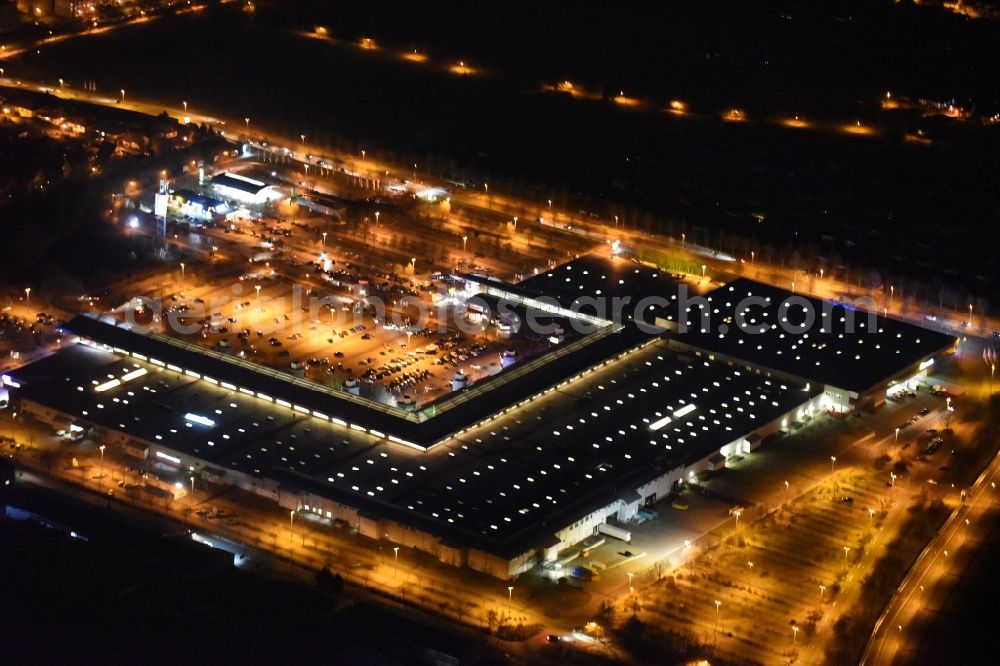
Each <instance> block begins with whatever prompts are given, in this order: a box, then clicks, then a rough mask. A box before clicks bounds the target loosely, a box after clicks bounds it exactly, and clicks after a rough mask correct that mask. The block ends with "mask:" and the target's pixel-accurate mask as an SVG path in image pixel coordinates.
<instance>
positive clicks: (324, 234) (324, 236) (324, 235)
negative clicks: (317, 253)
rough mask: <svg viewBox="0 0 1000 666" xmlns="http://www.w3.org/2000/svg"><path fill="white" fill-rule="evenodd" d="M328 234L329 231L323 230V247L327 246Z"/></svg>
mask: <svg viewBox="0 0 1000 666" xmlns="http://www.w3.org/2000/svg"><path fill="white" fill-rule="evenodd" d="M326 234H327V232H325V231H324V232H323V247H326Z"/></svg>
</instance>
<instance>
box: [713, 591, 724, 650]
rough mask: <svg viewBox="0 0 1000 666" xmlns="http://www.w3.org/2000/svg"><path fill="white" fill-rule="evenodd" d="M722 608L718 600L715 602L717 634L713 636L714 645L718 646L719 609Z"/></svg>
mask: <svg viewBox="0 0 1000 666" xmlns="http://www.w3.org/2000/svg"><path fill="white" fill-rule="evenodd" d="M720 606H722V602H721V601H719V600H718V599H716V600H715V633H714V635H713V636H712V644H713V645H716V644H718V642H719V607H720Z"/></svg>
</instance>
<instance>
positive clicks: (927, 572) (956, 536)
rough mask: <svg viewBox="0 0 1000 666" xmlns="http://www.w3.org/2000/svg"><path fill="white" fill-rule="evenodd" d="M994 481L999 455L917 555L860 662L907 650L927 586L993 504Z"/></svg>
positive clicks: (999, 471)
mask: <svg viewBox="0 0 1000 666" xmlns="http://www.w3.org/2000/svg"><path fill="white" fill-rule="evenodd" d="M997 482H1000V455H998V456H997V457H995V458H994V459H993V461H992V462H991V463H990V464H989V466H988V467H987V468H986V469H985V470H983V472H982V474H981V475H980V476H979V478H978V479H976V482H975V483H974V484H973V485H972V488H971V489H970V490H969V491H968V493H967V496H966V499H965V502H964V503H963V504H961V505H959V506H958V507H956V509H955V510H954V511H953V512H952V514H951V515H950V516H949V517H948V520H947V521H946V522H945V524H944V526H943V527H942V528H941V529H940V530H939V532H938V535H937V536H936V537H935V538H934V540H933V541H931V542H930V543H929V544H928V545H927V547H926V548H925V549H924V551H923V552H922V553H921V554H920V557H918V558H917V561H916V563H915V564H914V565H913V567H912V568H911V569H910V572H909V573H908V574H907V576H906V578H905V579H904V580H903V582H902V584H901V585H900V586H899V588H898V590H897V591H896V595H895V596H894V597H893V598H892V600H891V601H890V602H889V604H888V606H886V608H885V610H884V611H883V612H882V615H881V616H880V617H879V619H878V622H876V624H875V629H874V631H873V632H872V637H871V640H870V641H869V643H868V647H867V648H866V650H865V653H864V656H863V658H862V660H861V663H862V664H863V665H865V666H882V665H883V664H892V663H894V662H895V661H896V659H897V658H898V657H899V656H900V653H901V652H902V651H903V650H905V649H907V645H908V641H909V640H910V638H911V637H910V636H909V635H908V633H907V629H908V627H909V623H910V621H911V620H912V619H913V618H914V617H915V616H916V614H917V613H918V612H919V611H920V608H921V604H922V602H923V600H924V598H925V595H926V594H927V589H928V588H930V586H931V585H932V584H933V583H934V582H935V581H936V580H937V579H939V578H940V577H941V576H944V575H947V573H948V571H949V569H950V568H951V567H952V566H955V565H954V560H953V558H954V554H955V552H956V551H957V550H958V549H959V548H961V547H962V545H963V543H964V542H965V539H966V534H967V531H968V530H969V529H970V526H971V527H972V529H974V528H975V524H976V522H977V521H978V520H979V519H981V518H982V516H983V514H984V513H985V512H986V511H987V510H988V509H989V507H990V506H991V504H992V503H993V501H994V499H995V497H996V484H997ZM966 521H968V522H966Z"/></svg>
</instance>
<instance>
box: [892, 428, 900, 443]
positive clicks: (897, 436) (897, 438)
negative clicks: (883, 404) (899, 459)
mask: <svg viewBox="0 0 1000 666" xmlns="http://www.w3.org/2000/svg"><path fill="white" fill-rule="evenodd" d="M893 444H899V428H896V439H895V441H894V442H893Z"/></svg>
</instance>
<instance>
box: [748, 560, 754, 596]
mask: <svg viewBox="0 0 1000 666" xmlns="http://www.w3.org/2000/svg"><path fill="white" fill-rule="evenodd" d="M752 573H753V562H752V561H751V560H747V594H748V595H749V594H750V574H752Z"/></svg>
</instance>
